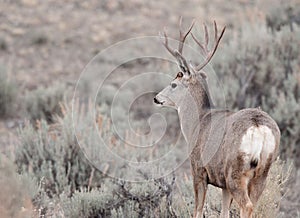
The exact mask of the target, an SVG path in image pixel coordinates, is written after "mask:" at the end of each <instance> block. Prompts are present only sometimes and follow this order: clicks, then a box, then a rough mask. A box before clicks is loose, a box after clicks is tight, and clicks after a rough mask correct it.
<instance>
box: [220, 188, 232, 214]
mask: <svg viewBox="0 0 300 218" xmlns="http://www.w3.org/2000/svg"><path fill="white" fill-rule="evenodd" d="M232 199H233V198H232V196H231V194H230V192H229V191H228V190H227V189H223V190H222V211H221V217H222V218H229V209H230V205H231V203H232Z"/></svg>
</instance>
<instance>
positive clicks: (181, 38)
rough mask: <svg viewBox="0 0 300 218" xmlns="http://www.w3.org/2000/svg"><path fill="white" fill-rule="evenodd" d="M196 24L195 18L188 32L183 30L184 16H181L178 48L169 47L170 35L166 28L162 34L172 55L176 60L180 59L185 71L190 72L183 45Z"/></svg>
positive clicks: (181, 66) (179, 61)
mask: <svg viewBox="0 0 300 218" xmlns="http://www.w3.org/2000/svg"><path fill="white" fill-rule="evenodd" d="M194 24H195V20H193V22H192V24H191V25H190V27H189V28H188V30H187V31H186V32H184V31H183V30H182V17H180V19H179V40H178V41H179V44H178V50H176V49H174V50H173V49H172V48H170V47H169V43H168V35H167V32H166V29H165V30H164V36H162V35H161V34H160V35H161V38H164V40H162V43H163V45H164V46H165V47H166V49H167V50H168V51H169V52H170V54H171V55H173V56H174V57H175V58H176V60H177V61H178V64H179V66H180V68H181V69H182V71H183V72H184V73H188V74H189V73H190V72H189V66H188V64H187V61H186V59H185V58H184V57H183V54H182V51H183V46H184V41H185V39H186V37H187V36H188V35H189V33H190V32H191V30H192V28H193V26H194Z"/></svg>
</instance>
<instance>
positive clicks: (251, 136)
mask: <svg viewBox="0 0 300 218" xmlns="http://www.w3.org/2000/svg"><path fill="white" fill-rule="evenodd" d="M274 150H275V137H274V135H273V133H272V130H271V129H270V128H269V127H267V126H258V127H256V126H251V127H250V128H249V129H248V130H247V132H246V133H245V135H244V136H243V138H242V143H241V147H240V151H242V152H244V153H246V154H248V155H249V156H250V157H251V158H257V159H260V154H261V152H263V154H264V156H265V157H267V156H268V155H269V154H270V153H272V152H273V151H274Z"/></svg>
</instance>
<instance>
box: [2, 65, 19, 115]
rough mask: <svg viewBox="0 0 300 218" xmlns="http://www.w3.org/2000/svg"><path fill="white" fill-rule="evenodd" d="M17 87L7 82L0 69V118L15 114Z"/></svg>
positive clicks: (4, 74) (3, 72)
mask: <svg viewBox="0 0 300 218" xmlns="http://www.w3.org/2000/svg"><path fill="white" fill-rule="evenodd" d="M16 99H17V86H16V85H15V84H14V83H13V82H11V81H9V78H8V77H7V74H6V72H5V70H4V69H3V68H1V67H0V117H7V116H12V115H13V113H15V112H16Z"/></svg>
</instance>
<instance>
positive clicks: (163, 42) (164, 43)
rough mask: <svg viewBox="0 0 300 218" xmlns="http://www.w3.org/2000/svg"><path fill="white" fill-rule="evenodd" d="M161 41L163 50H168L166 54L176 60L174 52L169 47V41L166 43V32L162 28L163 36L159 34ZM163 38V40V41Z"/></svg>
mask: <svg viewBox="0 0 300 218" xmlns="http://www.w3.org/2000/svg"><path fill="white" fill-rule="evenodd" d="M159 35H160V37H161V40H162V44H163V45H164V46H165V48H166V49H167V50H168V52H170V53H171V55H173V56H174V57H175V58H176V54H175V52H174V51H173V50H172V49H171V48H170V47H169V41H168V35H167V31H166V28H164V36H162V35H161V33H159ZM163 38H164V40H163Z"/></svg>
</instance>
